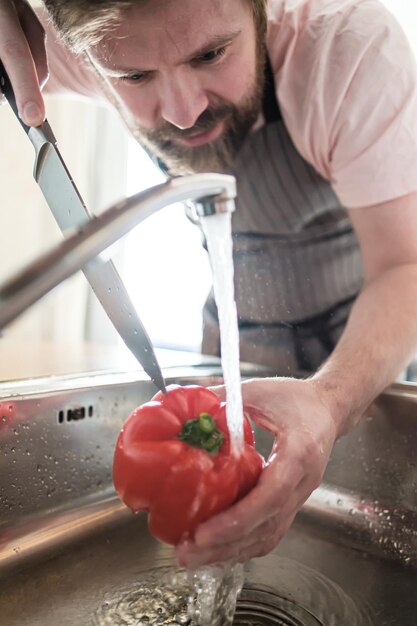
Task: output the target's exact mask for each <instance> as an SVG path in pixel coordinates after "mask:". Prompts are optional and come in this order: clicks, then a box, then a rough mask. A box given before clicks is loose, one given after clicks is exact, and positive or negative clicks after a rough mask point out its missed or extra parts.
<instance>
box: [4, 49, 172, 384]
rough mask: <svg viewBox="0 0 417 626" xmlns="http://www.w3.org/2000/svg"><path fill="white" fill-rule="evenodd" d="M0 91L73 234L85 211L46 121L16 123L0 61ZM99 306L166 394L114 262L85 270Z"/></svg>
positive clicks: (60, 219) (61, 220) (39, 177)
mask: <svg viewBox="0 0 417 626" xmlns="http://www.w3.org/2000/svg"><path fill="white" fill-rule="evenodd" d="M0 87H1V90H2V92H3V94H4V96H5V97H6V99H7V101H8V103H9V104H10V106H11V108H12V109H13V112H14V113H15V115H16V117H17V119H18V120H19V122H20V125H21V126H22V127H23V129H24V130H25V132H26V134H27V135H28V137H29V139H30V141H31V142H32V144H33V146H34V148H35V164H34V171H33V175H34V178H35V180H36V182H37V183H38V185H39V187H40V189H41V191H42V193H43V195H44V197H45V199H46V201H47V203H48V206H49V208H50V210H51V212H52V214H53V215H54V217H55V220H56V222H57V223H58V226H59V227H60V229H61V231H62V232H63V233H64V234H65V232H67V231H69V230H73V229H77V228H78V227H80V226H81V225H83V224H85V223H86V222H87V221H88V220H90V219H91V214H90V213H89V211H88V209H87V207H86V205H85V204H84V202H83V200H82V198H81V195H80V193H79V191H78V189H77V187H76V186H75V183H74V181H73V180H72V178H71V175H70V173H69V171H68V169H67V167H66V165H65V163H64V161H63V159H62V157H61V154H60V152H59V150H58V147H57V141H56V138H55V136H54V133H53V132H52V129H51V127H50V125H49V123H48V121H47V120H45V122H44V123H43V124H42V125H41V126H38V127H31V126H27V125H26V124H25V123H24V122H23V120H22V119H21V118H20V116H19V113H18V109H17V104H16V99H15V96H14V92H13V87H12V84H11V82H10V79H9V77H8V75H7V72H6V70H5V68H4V66H3V64H2V62H1V61H0ZM83 272H84V274H85V276H86V278H87V280H88V282H89V283H90V285H91V287H92V289H93V291H94V293H95V294H96V296H97V298H98V300H99V301H100V303H101V305H102V306H103V308H104V310H105V311H106V313H107V315H108V317H109V318H110V320H111V322H112V323H113V326H114V327H115V329H116V330H117V332H118V333H119V335H120V336H121V338H122V339H123V341H124V343H125V344H126V346H127V347H128V348H129V350H130V351H131V352H132V354H133V355H134V356H135V358H136V359H137V360H138V361H139V363H140V364H141V365H142V367H143V369H144V370H145V372H146V373H147V374H148V376H149V377H150V378H151V380H152V381H153V382H154V384H155V385H156V387H157V388H158V389H159V390H161V391H162V392H163V393H166V386H165V381H164V377H163V375H162V372H161V368H160V366H159V363H158V360H157V358H156V355H155V352H154V348H153V345H152V342H151V340H150V338H149V336H148V333H147V332H146V329H145V327H144V326H143V324H142V322H141V320H140V318H139V316H138V314H137V312H136V310H135V308H134V306H133V304H132V302H131V300H130V297H129V295H128V292H127V290H126V287H125V285H124V284H123V281H122V280H121V278H120V276H119V274H118V272H117V270H116V268H115V266H114V264H113V262H112V261H111V260H104V258H103V257H97V258H96V259H94V260H92V261H90V262H89V263H88V265H86V266H85V267H84V268H83Z"/></svg>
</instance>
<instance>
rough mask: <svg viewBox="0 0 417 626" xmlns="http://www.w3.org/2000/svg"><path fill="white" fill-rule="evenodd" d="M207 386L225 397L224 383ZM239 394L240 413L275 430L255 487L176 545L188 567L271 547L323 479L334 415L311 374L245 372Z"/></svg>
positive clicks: (241, 559)
mask: <svg viewBox="0 0 417 626" xmlns="http://www.w3.org/2000/svg"><path fill="white" fill-rule="evenodd" d="M212 389H213V391H215V392H216V393H217V394H218V395H219V396H220V398H221V399H222V400H224V396H225V391H224V388H223V387H216V388H212ZM242 394H243V404H244V409H245V413H246V414H247V415H248V416H249V417H250V418H251V419H252V420H253V421H254V422H256V423H257V424H259V425H260V426H262V427H263V428H265V429H267V430H269V431H271V432H272V433H273V434H274V435H275V443H274V447H273V450H272V452H271V455H270V457H269V459H268V464H267V466H266V468H265V469H264V471H263V473H262V474H261V477H260V479H259V481H258V483H257V485H256V486H255V487H254V488H253V489H252V491H251V492H250V493H249V494H248V495H247V496H246V497H245V498H243V499H242V500H241V501H240V502H238V503H237V504H235V505H234V506H232V507H230V508H229V509H227V511H224V512H223V513H220V514H219V515H216V516H215V517H212V518H211V519H210V520H208V521H207V522H205V523H204V524H201V525H200V526H199V527H198V528H197V530H196V532H195V535H194V541H192V542H191V541H185V542H183V543H181V544H179V545H178V546H177V548H176V556H177V560H178V562H179V563H180V564H181V565H185V566H186V567H190V568H194V567H198V566H200V565H203V564H207V563H213V562H216V561H218V562H220V561H233V562H244V561H246V560H248V559H250V558H252V557H255V556H262V555H264V554H267V553H268V552H270V551H271V550H273V548H275V546H276V545H277V544H278V542H279V541H280V540H281V538H282V537H283V535H284V534H285V533H286V532H287V530H288V529H289V527H290V526H291V524H292V522H293V520H294V517H295V515H296V513H297V511H298V510H299V509H300V507H301V506H302V504H303V503H304V502H305V501H306V500H307V498H308V497H309V495H310V494H311V492H312V491H313V490H314V489H315V488H316V487H318V485H319V484H320V482H321V480H322V477H323V473H324V470H325V468H326V465H327V463H328V459H329V456H330V453H331V451H332V448H333V445H334V443H335V440H336V436H337V427H336V423H335V420H334V419H333V417H332V415H331V414H330V411H329V409H328V408H327V407H326V405H325V404H324V402H323V399H322V398H321V396H320V394H319V391H318V389H317V387H316V386H315V384H314V382H313V381H312V380H295V379H284V378H267V379H254V380H248V381H246V382H244V383H243V384H242Z"/></svg>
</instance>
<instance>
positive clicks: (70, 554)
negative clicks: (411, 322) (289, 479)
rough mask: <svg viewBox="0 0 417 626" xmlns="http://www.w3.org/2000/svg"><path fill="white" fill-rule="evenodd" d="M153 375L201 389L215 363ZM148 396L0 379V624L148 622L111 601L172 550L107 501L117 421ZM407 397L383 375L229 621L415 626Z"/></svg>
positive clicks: (415, 424) (117, 378) (128, 380)
mask: <svg viewBox="0 0 417 626" xmlns="http://www.w3.org/2000/svg"><path fill="white" fill-rule="evenodd" d="M253 373H254V372H252V371H251V370H250V368H249V367H248V368H247V369H245V370H244V371H243V374H244V375H252V374H253ZM164 374H165V375H166V378H167V379H168V382H179V383H181V384H186V383H196V384H204V385H209V384H213V383H214V382H217V381H218V380H219V378H220V368H219V366H218V364H217V363H215V362H207V361H206V362H202V363H201V364H200V365H196V366H193V367H191V366H184V367H181V366H179V367H173V368H170V369H167V370H165V371H164ZM153 393H154V388H153V386H152V384H151V383H150V382H148V381H147V380H145V377H144V376H142V374H141V372H133V373H130V374H120V373H112V372H108V373H103V372H101V373H97V374H96V375H89V376H80V377H67V378H64V377H60V378H57V379H42V380H33V381H21V382H17V383H12V384H9V385H0V504H1V508H0V625H1V626H52V625H53V626H90V625H91V626H104V625H105V624H112V625H114V626H117V625H118V624H124V625H128V624H135V626H138V625H139V624H142V623H143V624H145V623H146V622H141V621H138V620H133V621H132V620H130V621H126V617H123V616H125V615H126V614H125V613H124V612H123V610H124V608H126V607H129V611H130V613H129V614H130V615H132V611H133V612H134V598H135V594H136V595H137V593H138V589H139V588H141V587H140V585H141V584H142V582H143V581H146V580H147V579H148V578H149V576H154V580H158V581H161V580H163V575H164V572H165V571H166V569H167V568H171V569H172V568H175V564H174V561H173V554H172V550H171V548H169V547H167V546H164V545H162V544H159V543H158V542H156V541H155V540H154V539H152V537H151V536H150V535H149V534H148V531H147V528H146V519H145V517H144V516H142V515H139V516H133V515H132V514H131V513H130V512H129V511H128V510H126V509H125V508H124V507H123V505H121V504H120V503H119V502H118V500H117V498H116V497H115V495H114V492H113V489H112V486H111V464H112V454H113V448H114V443H115V440H116V437H117V434H118V431H119V429H120V426H121V424H122V422H123V420H124V419H125V417H126V416H127V414H128V413H129V412H130V410H131V409H132V408H134V407H135V406H137V405H138V404H139V403H141V402H144V401H145V400H147V399H149V398H150V397H151V396H152V395H153ZM416 403H417V386H416V385H413V384H397V385H394V386H392V387H391V388H390V389H388V390H387V391H386V392H385V393H384V394H383V395H382V396H381V397H380V398H379V399H378V401H377V402H376V403H375V404H374V405H373V406H372V407H371V408H370V410H369V414H368V418H367V419H366V420H365V421H364V422H363V424H362V426H361V427H360V428H359V429H358V430H357V431H355V433H352V434H351V435H349V436H348V437H345V438H343V439H342V440H340V442H339V443H338V444H337V446H336V449H335V450H334V453H333V456H332V459H331V462H330V465H329V468H328V471H327V473H326V476H325V480H324V483H323V484H322V486H321V487H320V488H319V489H317V490H316V491H315V492H314V494H313V495H312V496H311V498H310V499H309V500H308V501H307V502H306V504H305V505H304V507H303V509H302V510H301V512H300V513H299V515H298V516H297V519H296V522H295V523H294V525H293V528H292V529H291V531H290V532H289V533H288V534H287V536H286V537H285V539H284V540H283V541H282V542H281V544H280V545H279V547H278V548H277V549H276V550H275V551H274V552H273V553H271V554H269V555H268V556H266V557H263V558H261V559H254V560H252V561H250V562H249V563H247V564H246V565H245V584H244V588H243V591H242V593H241V595H240V599H239V602H238V606H237V611H236V615H235V622H234V623H235V624H236V625H242V626H243V625H244V624H245V625H252V626H255V625H256V626H267V625H274V624H278V625H279V624H281V625H286V626H365V625H366V626H415V625H416V624H417V594H416V591H415V590H416V589H417V568H416V565H417V550H416V546H417V514H416V511H417V506H416V499H417V495H416V488H415V487H416V478H417V475H416V472H417V470H416V458H417V456H416V451H417V414H416V410H415V407H416V406H417V404H416ZM257 442H258V446H259V449H260V450H261V451H262V452H263V453H267V450H268V448H269V446H270V443H271V442H270V441H269V439H268V437H267V436H266V435H265V433H263V432H257ZM155 572H156V573H155ZM155 576H156V578H155ZM161 623H163V622H161ZM165 623H172V621H171V622H168V621H167V622H165ZM177 623H186V622H177Z"/></svg>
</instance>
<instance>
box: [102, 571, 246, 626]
mask: <svg viewBox="0 0 417 626" xmlns="http://www.w3.org/2000/svg"><path fill="white" fill-rule="evenodd" d="M242 585H243V567H242V566H241V565H234V566H232V565H227V564H226V565H210V566H206V567H202V568H199V569H198V570H195V571H193V572H192V571H186V570H174V569H172V568H160V569H155V570H152V572H148V573H144V574H142V575H141V576H139V577H138V578H137V580H136V581H135V583H134V585H132V586H131V587H127V588H125V589H120V590H119V591H118V592H117V594H115V593H111V594H109V595H108V597H105V598H104V601H103V603H102V605H101V607H100V609H99V611H98V612H97V613H96V615H95V618H94V621H93V624H94V626H145V625H146V626H168V625H171V626H179V625H182V626H230V625H231V624H232V623H233V615H234V611H235V606H236V598H237V595H238V593H239V592H240V590H241V588H242Z"/></svg>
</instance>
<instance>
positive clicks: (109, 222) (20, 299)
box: [0, 174, 236, 330]
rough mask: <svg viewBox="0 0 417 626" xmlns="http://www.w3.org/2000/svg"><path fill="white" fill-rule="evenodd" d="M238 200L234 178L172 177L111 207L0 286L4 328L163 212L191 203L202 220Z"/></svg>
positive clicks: (231, 207) (230, 207) (232, 206)
mask: <svg viewBox="0 0 417 626" xmlns="http://www.w3.org/2000/svg"><path fill="white" fill-rule="evenodd" d="M235 197H236V181H235V179H234V177H233V176H227V175H223V174H195V175H192V176H182V177H178V178H172V179H170V180H168V181H167V182H165V183H162V184H160V185H157V186H155V187H152V188H151V189H147V190H145V191H142V192H140V193H137V194H135V195H133V196H130V197H129V198H126V199H125V200H123V201H121V202H118V203H116V204H114V205H112V206H111V207H110V208H108V209H107V210H106V211H104V213H101V214H100V215H98V216H95V217H93V218H92V219H91V220H90V221H89V222H87V223H86V224H85V225H83V226H81V227H80V228H79V229H78V230H77V231H76V232H75V233H74V234H72V235H70V236H67V237H66V238H65V239H64V241H63V242H62V243H60V244H59V245H58V246H56V247H55V248H53V249H52V250H51V251H49V252H47V253H45V254H43V255H41V256H40V257H38V259H36V260H35V261H33V262H32V263H30V264H28V265H27V266H26V267H25V268H24V269H23V270H22V271H20V272H19V273H17V274H16V275H15V276H13V277H12V278H11V279H9V280H8V281H6V282H4V283H3V284H1V285H0V330H1V329H2V328H4V327H5V326H6V325H7V324H9V323H10V322H12V321H13V320H15V319H16V318H17V317H18V316H19V315H20V314H21V313H23V312H24V311H26V309H28V308H29V307H30V306H32V304H34V303H35V302H37V301H38V300H39V299H40V298H42V296H44V295H45V294H47V293H48V292H49V291H51V289H53V288H54V287H56V286H57V285H59V284H60V283H61V282H63V281H64V280H65V279H67V278H69V277H70V276H72V275H73V274H75V273H76V272H77V271H78V270H80V269H81V268H83V267H84V266H86V265H88V263H89V262H91V261H93V262H94V263H97V262H99V260H100V255H101V253H102V252H103V251H104V250H106V249H107V248H108V247H110V246H111V245H112V244H114V243H115V242H117V241H118V240H119V239H121V238H122V237H123V236H124V235H126V234H127V233H129V232H130V231H131V230H132V229H133V228H134V227H135V226H137V225H138V224H139V223H140V222H142V221H143V220H145V219H146V218H147V217H149V216H150V215H153V214H154V213H156V212H157V211H159V210H160V209H162V208H164V207H166V206H168V205H170V204H174V203H176V202H185V201H187V200H192V201H193V203H194V207H195V214H196V215H197V217H202V216H208V215H214V214H215V213H224V212H231V211H234V209H235V203H234V198H235ZM96 257H97V258H96Z"/></svg>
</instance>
